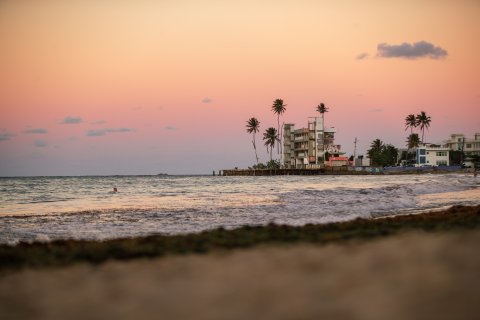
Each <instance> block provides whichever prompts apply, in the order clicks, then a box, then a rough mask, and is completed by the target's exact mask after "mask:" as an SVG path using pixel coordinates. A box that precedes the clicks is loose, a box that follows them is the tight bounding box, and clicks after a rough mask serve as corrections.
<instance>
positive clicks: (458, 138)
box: [444, 133, 480, 157]
mask: <svg viewBox="0 0 480 320" xmlns="http://www.w3.org/2000/svg"><path fill="white" fill-rule="evenodd" d="M444 144H445V147H447V148H448V149H450V150H453V151H463V152H464V153H465V156H467V157H468V156H475V155H476V156H480V133H475V135H474V137H473V139H470V138H466V137H465V135H464V134H462V133H453V134H451V135H450V139H449V140H446V141H444Z"/></svg>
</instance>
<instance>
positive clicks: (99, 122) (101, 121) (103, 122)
mask: <svg viewBox="0 0 480 320" xmlns="http://www.w3.org/2000/svg"><path fill="white" fill-rule="evenodd" d="M105 123H106V121H104V120H97V121H93V122H92V124H105Z"/></svg>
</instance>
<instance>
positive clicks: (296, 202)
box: [0, 174, 480, 244]
mask: <svg viewBox="0 0 480 320" xmlns="http://www.w3.org/2000/svg"><path fill="white" fill-rule="evenodd" d="M114 187H116V188H117V190H118V192H113V188H114ZM458 204H462V205H477V204H480V178H475V177H473V175H471V174H470V175H467V174H422V175H378V176H377V175H372V176H269V177H223V176H216V177H213V176H108V177H103V176H101V177H92V176H88V177H21V178H0V243H3V244H5V243H8V244H16V243H18V242H21V241H22V242H32V241H50V240H54V239H96V240H103V239H112V238H124V237H135V236H145V235H151V234H182V233H192V232H201V231H203V230H208V229H213V228H218V227H223V228H227V229H230V228H237V227H241V226H245V225H265V224H268V223H276V224H288V225H304V224H307V223H328V222H336V221H346V220H352V219H355V218H359V217H360V218H372V217H379V216H383V215H394V214H402V213H408V212H418V211H424V210H434V209H439V208H445V207H448V206H452V205H458Z"/></svg>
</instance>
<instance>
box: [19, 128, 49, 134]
mask: <svg viewBox="0 0 480 320" xmlns="http://www.w3.org/2000/svg"><path fill="white" fill-rule="evenodd" d="M24 132H25V133H29V134H44V133H48V131H47V130H46V129H42V128H35V129H27V130H25V131H24Z"/></svg>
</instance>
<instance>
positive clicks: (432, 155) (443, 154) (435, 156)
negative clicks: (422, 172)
mask: <svg viewBox="0 0 480 320" xmlns="http://www.w3.org/2000/svg"><path fill="white" fill-rule="evenodd" d="M416 153H417V165H419V166H428V165H431V166H448V165H450V160H449V159H450V149H449V148H445V147H430V146H422V147H418V148H417V151H416Z"/></svg>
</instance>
